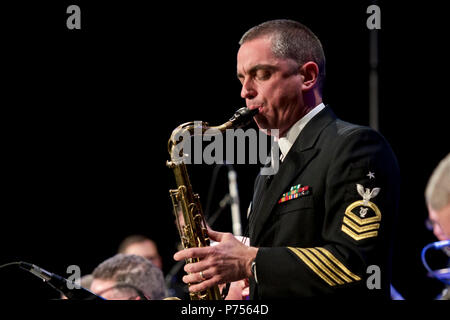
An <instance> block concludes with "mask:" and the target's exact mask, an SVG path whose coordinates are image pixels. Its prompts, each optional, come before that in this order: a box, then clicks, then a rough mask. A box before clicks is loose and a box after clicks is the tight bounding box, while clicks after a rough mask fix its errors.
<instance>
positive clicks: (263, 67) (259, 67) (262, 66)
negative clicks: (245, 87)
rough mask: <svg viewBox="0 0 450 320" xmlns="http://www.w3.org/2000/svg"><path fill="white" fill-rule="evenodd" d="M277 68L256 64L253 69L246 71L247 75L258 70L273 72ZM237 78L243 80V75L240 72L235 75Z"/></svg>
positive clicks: (271, 65) (270, 65)
mask: <svg viewBox="0 0 450 320" xmlns="http://www.w3.org/2000/svg"><path fill="white" fill-rule="evenodd" d="M277 69H278V67H277V66H275V65H273V64H257V65H254V66H253V67H251V68H250V70H248V73H249V74H252V73H255V72H256V71H258V70H270V71H275V70H277ZM237 77H238V78H243V77H244V75H243V74H242V73H240V72H238V73H237Z"/></svg>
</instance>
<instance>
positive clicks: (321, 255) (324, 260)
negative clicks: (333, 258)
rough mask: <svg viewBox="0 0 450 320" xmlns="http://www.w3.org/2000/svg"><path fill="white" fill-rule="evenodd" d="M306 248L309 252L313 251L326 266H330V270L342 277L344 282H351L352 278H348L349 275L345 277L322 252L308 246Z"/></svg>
mask: <svg viewBox="0 0 450 320" xmlns="http://www.w3.org/2000/svg"><path fill="white" fill-rule="evenodd" d="M308 250H310V251H311V252H313V253H314V254H315V255H316V256H317V257H318V258H319V259H320V260H322V261H323V263H325V264H326V265H327V266H328V268H330V269H331V270H333V271H334V273H336V274H337V275H338V276H339V277H341V278H342V279H344V281H345V282H348V283H350V282H352V281H353V280H352V279H350V278H349V277H347V276H346V275H345V274H344V273H343V272H342V271H341V270H339V268H336V266H335V265H334V264H332V263H331V262H330V260H328V259H327V258H326V257H325V256H324V255H323V254H321V253H320V252H319V250H317V249H316V248H309V249H308Z"/></svg>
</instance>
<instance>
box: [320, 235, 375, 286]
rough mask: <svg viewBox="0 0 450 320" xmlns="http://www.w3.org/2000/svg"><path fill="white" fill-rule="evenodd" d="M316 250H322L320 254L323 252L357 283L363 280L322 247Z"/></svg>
mask: <svg viewBox="0 0 450 320" xmlns="http://www.w3.org/2000/svg"><path fill="white" fill-rule="evenodd" d="M375 232H376V231H375ZM316 249H318V250H320V252H322V253H323V254H324V255H325V256H326V257H327V258H328V259H330V260H331V261H333V263H334V264H335V265H337V266H338V267H339V268H341V270H342V271H344V272H345V273H346V274H347V275H348V276H350V277H351V278H353V279H354V280H356V281H359V280H361V278H360V277H358V276H357V275H356V274H354V273H352V272H351V271H350V270H348V269H347V267H346V266H344V265H343V264H342V263H341V262H340V261H339V260H338V259H336V257H335V256H334V255H332V254H331V252H330V251H328V250H327V249H325V248H321V247H316Z"/></svg>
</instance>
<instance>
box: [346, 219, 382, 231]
mask: <svg viewBox="0 0 450 320" xmlns="http://www.w3.org/2000/svg"><path fill="white" fill-rule="evenodd" d="M344 223H345V224H346V225H347V226H348V227H350V228H352V229H353V230H355V231H356V232H358V233H362V232H366V231H370V230H377V229H379V228H380V224H379V223H374V224H369V225H367V226H362V227H360V226H358V225H356V224H355V223H353V222H352V221H351V220H350V219H348V218H347V217H344Z"/></svg>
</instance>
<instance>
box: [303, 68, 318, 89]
mask: <svg viewBox="0 0 450 320" xmlns="http://www.w3.org/2000/svg"><path fill="white" fill-rule="evenodd" d="M300 74H301V75H302V77H303V85H302V90H304V91H309V90H311V89H312V88H314V86H315V85H316V83H317V81H318V77H319V66H318V65H317V63H315V62H312V61H308V62H306V63H305V64H304V65H303V66H302V67H301V68H300Z"/></svg>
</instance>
